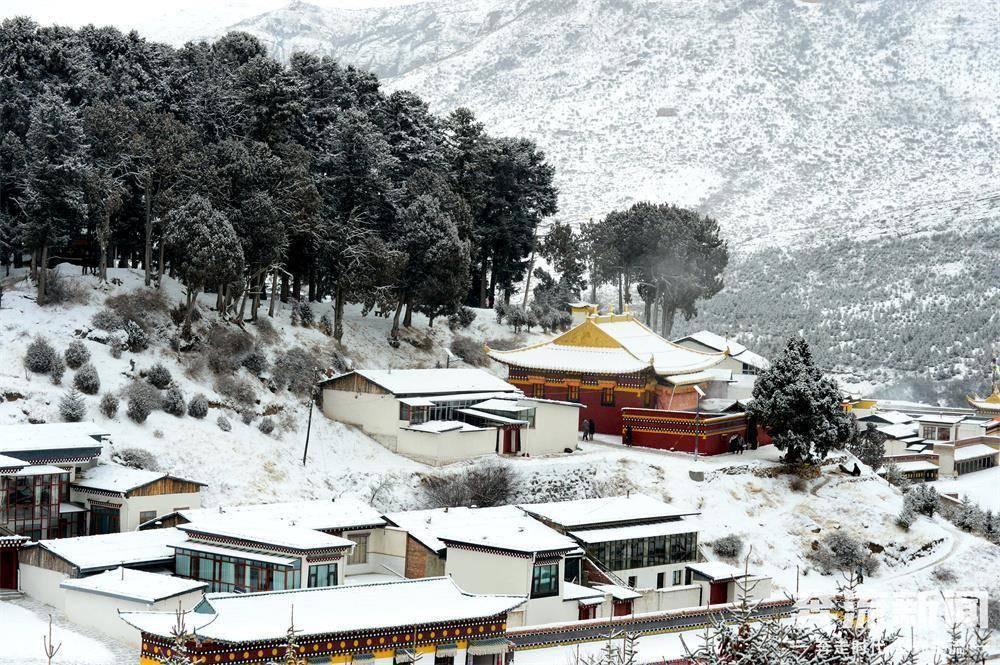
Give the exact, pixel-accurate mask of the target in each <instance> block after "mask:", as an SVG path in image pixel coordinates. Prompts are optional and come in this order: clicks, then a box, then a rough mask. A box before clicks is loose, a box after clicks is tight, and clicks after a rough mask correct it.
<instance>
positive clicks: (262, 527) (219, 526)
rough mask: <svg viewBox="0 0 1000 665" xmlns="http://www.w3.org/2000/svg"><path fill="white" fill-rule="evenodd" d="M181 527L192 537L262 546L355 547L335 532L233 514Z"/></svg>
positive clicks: (307, 548) (301, 547)
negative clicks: (205, 537) (232, 540)
mask: <svg viewBox="0 0 1000 665" xmlns="http://www.w3.org/2000/svg"><path fill="white" fill-rule="evenodd" d="M177 528H179V529H180V530H181V531H184V532H186V533H188V534H189V535H190V536H191V538H192V539H197V538H198V535H199V534H207V535H210V536H221V537H223V538H233V539H236V540H244V541H248V542H251V543H255V544H259V545H262V546H265V547H266V546H271V547H287V548H290V549H295V550H317V549H327V548H332V547H353V546H354V543H353V542H352V541H350V540H347V539H346V538H341V537H340V536H333V535H330V534H328V533H323V532H322V531H316V530H315V529H310V528H308V527H304V526H291V525H289V524H286V523H284V522H278V521H275V522H267V521H260V520H256V519H245V518H244V519H239V518H237V519H234V518H233V517H232V516H231V515H224V516H221V518H220V517H214V518H211V519H204V520H201V521H198V522H192V523H190V524H182V525H180V526H179V527H177Z"/></svg>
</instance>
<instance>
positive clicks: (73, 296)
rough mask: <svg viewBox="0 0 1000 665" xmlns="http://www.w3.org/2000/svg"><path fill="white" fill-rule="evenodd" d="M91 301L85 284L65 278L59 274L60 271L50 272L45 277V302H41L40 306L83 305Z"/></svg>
mask: <svg viewBox="0 0 1000 665" xmlns="http://www.w3.org/2000/svg"><path fill="white" fill-rule="evenodd" d="M89 299H90V298H89V297H88V292H87V288H86V287H85V286H84V285H83V284H80V283H79V282H77V281H76V280H72V279H67V278H66V277H63V276H62V275H60V274H59V271H58V270H49V271H48V274H47V275H46V277H45V301H44V302H42V301H39V304H40V305H63V304H67V303H74V304H78V305H83V304H86V303H87V301H88V300H89Z"/></svg>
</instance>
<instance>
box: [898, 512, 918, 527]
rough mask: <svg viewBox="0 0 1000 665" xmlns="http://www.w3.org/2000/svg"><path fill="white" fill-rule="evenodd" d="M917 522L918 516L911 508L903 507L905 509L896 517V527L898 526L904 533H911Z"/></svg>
mask: <svg viewBox="0 0 1000 665" xmlns="http://www.w3.org/2000/svg"><path fill="white" fill-rule="evenodd" d="M916 520H917V514H916V513H915V512H913V508H911V507H910V506H903V509H902V510H901V511H899V515H897V516H896V526H898V527H899V528H900V529H902V530H903V531H909V530H910V527H911V526H913V523H914V522H915V521H916Z"/></svg>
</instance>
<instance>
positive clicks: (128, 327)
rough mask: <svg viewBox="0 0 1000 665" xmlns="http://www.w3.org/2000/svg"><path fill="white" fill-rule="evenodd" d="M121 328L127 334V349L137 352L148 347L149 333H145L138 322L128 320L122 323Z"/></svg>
mask: <svg viewBox="0 0 1000 665" xmlns="http://www.w3.org/2000/svg"><path fill="white" fill-rule="evenodd" d="M122 330H124V331H125V334H126V335H127V338H128V342H127V344H128V350H129V351H131V352H132V353H139V352H140V351H145V350H146V349H148V348H149V335H147V334H146V331H145V330H143V329H142V326H140V325H139V324H138V323H136V322H135V321H132V320H128V321H126V322H125V323H124V324H122Z"/></svg>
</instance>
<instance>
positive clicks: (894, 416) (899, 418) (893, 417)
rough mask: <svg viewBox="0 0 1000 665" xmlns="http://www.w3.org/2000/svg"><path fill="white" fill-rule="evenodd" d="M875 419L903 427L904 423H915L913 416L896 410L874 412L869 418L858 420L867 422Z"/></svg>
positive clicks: (863, 417)
mask: <svg viewBox="0 0 1000 665" xmlns="http://www.w3.org/2000/svg"><path fill="white" fill-rule="evenodd" d="M875 418H881V419H882V420H884V421H886V422H887V423H889V424H890V425H901V424H902V423H911V422H913V416H910V415H907V414H905V413H903V412H902V411H894V410H888V411H873V412H872V413H870V414H868V415H867V416H862V417H861V418H858V420H860V421H862V422H866V421H868V420H873V419H875Z"/></svg>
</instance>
